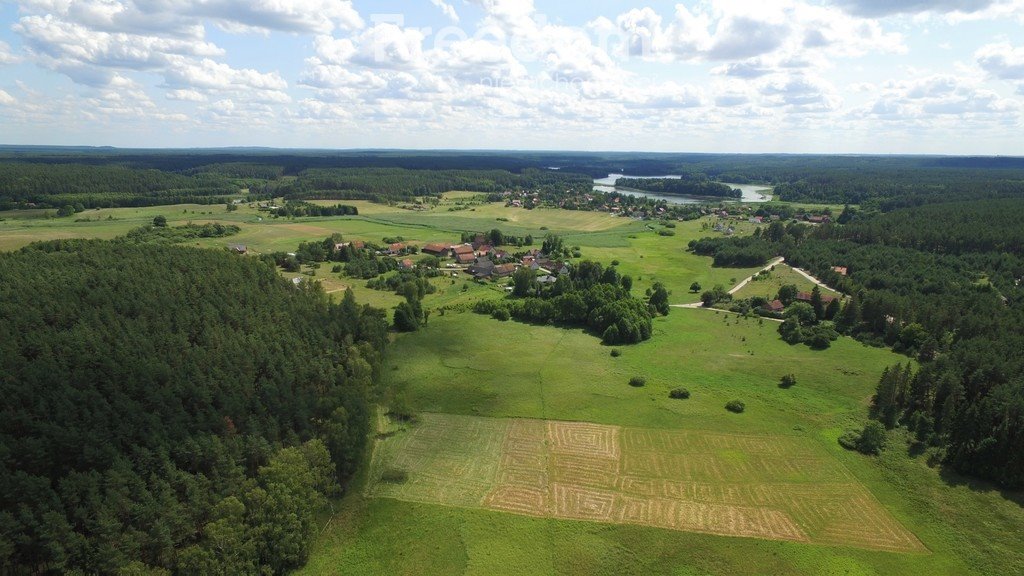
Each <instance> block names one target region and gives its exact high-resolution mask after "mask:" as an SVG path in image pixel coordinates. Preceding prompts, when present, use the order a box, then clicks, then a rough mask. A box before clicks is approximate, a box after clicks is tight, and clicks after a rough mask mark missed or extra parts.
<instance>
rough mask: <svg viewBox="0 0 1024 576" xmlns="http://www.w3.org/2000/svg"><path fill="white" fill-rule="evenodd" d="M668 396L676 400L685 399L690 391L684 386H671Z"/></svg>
mask: <svg viewBox="0 0 1024 576" xmlns="http://www.w3.org/2000/svg"><path fill="white" fill-rule="evenodd" d="M668 397H669V398H674V399H676V400H686V399H688V398H689V397H690V391H689V390H687V389H686V388H673V389H672V390H671V391H670V392H669V393H668Z"/></svg>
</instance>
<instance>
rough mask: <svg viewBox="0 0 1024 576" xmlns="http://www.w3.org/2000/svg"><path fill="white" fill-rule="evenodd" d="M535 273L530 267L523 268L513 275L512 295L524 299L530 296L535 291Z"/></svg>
mask: <svg viewBox="0 0 1024 576" xmlns="http://www.w3.org/2000/svg"><path fill="white" fill-rule="evenodd" d="M533 278H534V272H533V269H531V268H530V267H529V266H523V267H521V268H519V269H518V270H516V271H515V272H513V273H512V295H513V296H516V297H519V298H522V297H525V296H528V295H529V294H530V291H531V290H532V289H533Z"/></svg>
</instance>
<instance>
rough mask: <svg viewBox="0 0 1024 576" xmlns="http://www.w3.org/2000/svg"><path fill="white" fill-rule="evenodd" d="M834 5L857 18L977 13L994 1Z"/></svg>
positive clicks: (857, 0)
mask: <svg viewBox="0 0 1024 576" xmlns="http://www.w3.org/2000/svg"><path fill="white" fill-rule="evenodd" d="M835 3H836V5H837V6H841V7H842V8H844V9H845V10H847V11H849V12H850V13H851V14H857V15H858V16H891V15H894V14H919V13H922V12H935V13H946V12H961V13H972V12H979V11H981V10H984V9H986V8H988V7H989V6H991V5H992V4H993V3H994V0H837V1H836V2H835Z"/></svg>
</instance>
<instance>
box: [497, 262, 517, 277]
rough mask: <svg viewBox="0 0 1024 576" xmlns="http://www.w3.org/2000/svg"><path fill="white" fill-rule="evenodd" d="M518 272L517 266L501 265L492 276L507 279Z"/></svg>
mask: <svg viewBox="0 0 1024 576" xmlns="http://www.w3.org/2000/svg"><path fill="white" fill-rule="evenodd" d="M515 271H516V265H515V264H499V265H497V266H495V267H494V270H493V272H492V274H493V275H494V276H495V277H497V278H506V277H508V276H511V275H512V274H513V273H515Z"/></svg>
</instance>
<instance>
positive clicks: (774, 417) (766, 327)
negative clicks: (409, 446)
mask: <svg viewBox="0 0 1024 576" xmlns="http://www.w3.org/2000/svg"><path fill="white" fill-rule="evenodd" d="M346 203H347V204H356V205H358V207H359V210H360V215H359V216H355V217H338V218H305V219H294V220H292V219H277V220H275V219H268V218H266V216H265V214H263V213H260V212H258V211H257V210H255V209H254V208H252V207H249V206H243V207H241V208H240V209H239V210H237V211H234V212H227V211H226V210H225V208H224V206H192V205H188V206H165V207H155V208H139V209H134V208H125V209H109V210H89V211H86V212H84V213H81V214H78V215H76V216H73V217H71V218H63V219H57V218H49V217H46V215H45V214H44V213H42V212H39V211H33V212H24V213H2V214H0V218H3V220H2V221H0V250H13V249H17V248H19V247H21V246H24V245H26V244H28V243H30V242H32V241H36V240H44V239H54V238H72V237H88V238H112V237H115V236H118V235H121V234H124V233H125V232H127V231H128V230H130V229H132V228H135V227H138V226H141V225H144V224H146V223H148V222H151V221H152V219H153V217H154V216H156V215H164V216H166V217H167V219H168V222H169V224H170V225H180V224H184V223H186V222H195V223H204V222H211V221H218V222H223V223H231V224H235V225H238V226H239V227H241V229H242V230H241V233H239V234H238V235H236V236H233V237H230V238H220V239H209V240H202V241H200V242H198V244H199V245H201V246H205V247H209V248H223V247H224V246H226V245H228V244H245V245H247V246H248V248H249V250H250V252H253V253H267V252H273V251H292V250H294V249H295V248H296V247H297V245H298V244H299V243H300V242H304V241H311V240H320V239H323V238H324V237H326V236H329V235H330V234H333V233H340V234H342V235H343V236H344V237H345V239H346V240H366V241H374V242H381V240H382V239H383V238H384V237H395V236H401V237H403V238H404V239H405V240H406V241H408V242H411V243H413V244H418V245H422V244H424V243H428V242H456V241H458V240H459V238H460V235H461V233H462V232H470V231H487V230H490V229H492V228H499V229H501V230H502V231H503V232H505V233H507V234H517V235H525V234H532V235H533V236H534V238H535V239H536V242H537V245H538V246H539V243H540V240H541V239H542V238H543V236H544V234H546V233H548V232H551V233H557V234H560V235H562V236H563V237H564V238H565V240H566V243H567V245H569V246H579V247H580V249H581V251H582V253H583V257H584V258H589V259H595V260H599V261H601V262H603V263H604V264H606V265H607V264H609V263H611V262H612V261H618V262H619V264H618V267H619V269H620V271H621V272H622V273H623V274H629V275H631V276H633V278H634V280H635V284H634V288H633V290H634V293H636V294H638V295H642V294H643V292H644V290H646V289H647V288H648V287H650V286H651V285H652V284H653V283H655V282H661V283H663V284H665V285H666V286H667V287H668V288H669V290H671V291H672V293H673V294H672V296H671V301H672V303H673V304H684V303H688V302H692V301H695V300H696V299H697V298H696V297H695V296H694V295H692V294H689V293H688V288H689V286H690V284H691V283H692V282H695V281H696V282H699V283H700V284H701V285H702V286H703V287H704V288H705V289H706V288H710V287H712V286H714V285H716V284H721V285H723V286H725V287H726V288H729V287H731V286H733V285H734V284H736V283H737V282H739V281H741V280H743V279H744V278H746V277H748V276H750V275H751V274H753V273H754V272H756V269H718V268H713V267H712V266H711V265H710V259H708V258H702V257H698V256H695V255H693V254H691V253H689V252H687V251H686V246H687V243H688V242H689V241H690V240H692V239H695V238H700V237H702V236H706V235H712V234H714V233H713V232H711V231H710V230H707V229H706V228H707V226H706V225H707V224H709V223H710V222H711V220H710V219H706V220H703V221H700V220H698V221H694V222H679V223H677V225H676V228H674V229H673V230H674V231H675V235H674V236H660V235H658V233H657V230H659V229H662V228H661V227H660V226H658V225H657V224H654V223H648V222H639V221H633V220H629V219H624V218H615V217H611V216H609V215H607V214H600V213H595V212H571V211H560V210H547V209H543V210H541V209H539V210H533V211H526V210H522V209H513V208H505V207H503V206H502V205H500V204H487V203H482V202H480V201H479V199H478V197H477V196H476V195H472V194H454V195H450V196H449V197H448V198H447V199H446V200H445V201H443V202H442V203H441V204H439V205H438V206H437V207H433V208H431V209H429V210H425V211H414V210H408V209H403V208H401V207H393V206H383V205H376V204H370V203H365V202H356V203H353V202H346ZM76 219H88V221H82V222H76V221H75V220H76ZM753 228H754V225H752V224H747V223H742V224H740V225H739V229H738V233H740V234H746V233H750V232H751V231H752V230H753ZM315 278H316V279H317V280H319V281H321V282H322V283H323V286H324V289H325V290H326V291H327V292H328V293H331V294H332V295H334V296H336V297H340V295H341V293H342V292H341V291H342V290H344V289H345V288H347V287H351V288H352V289H353V290H354V291H355V292H356V296H357V298H358V299H359V301H360V302H365V303H369V304H372V305H375V306H380V307H384V308H392V307H393V306H395V305H396V304H397V303H398V302H399V301H400V300H399V298H398V297H397V296H395V295H393V294H390V293H385V292H379V291H375V290H370V289H368V288H366V287H365V282H364V281H361V280H352V279H347V278H342V277H340V276H339V274H337V273H333V272H331V265H330V264H327V265H324V266H322V267H321V268H320V269H318V270H316V271H315ZM433 282H434V284H435V286H436V287H437V288H438V291H437V292H436V293H435V294H432V295H429V296H427V298H426V299H425V300H424V305H425V306H426V307H427V308H429V309H432V310H434V312H433V313H432V314H431V316H430V319H429V324H428V325H427V326H426V327H425V328H424V329H422V330H421V331H419V332H416V333H412V334H402V335H397V336H396V337H395V338H394V342H393V344H392V346H391V349H390V351H389V356H388V359H387V363H386V366H385V369H384V371H383V374H382V381H381V384H380V387H379V390H378V391H377V392H376V393H377V395H378V399H379V400H380V402H381V403H383V404H393V403H403V404H404V405H405V406H407V407H409V408H410V409H411V410H412V411H413V412H419V413H437V414H454V415H466V416H475V417H493V418H530V419H537V420H565V421H581V422H591V423H595V424H604V425H617V426H628V427H636V428H645V429H660V430H693V431H705V432H721V433H732V434H754V435H769V436H770V435H786V436H790V437H794V436H795V437H799V438H801V439H803V440H804V441H806V442H810V443H813V444H814V445H815V446H816V449H817V450H820V451H821V452H822V453H824V454H827V455H828V457H830V458H834V459H835V462H836V465H837V466H840V467H842V468H843V469H845V470H846V471H847V472H849V474H850V475H851V476H852V477H853V478H855V479H856V481H857V482H859V483H860V484H862V485H863V486H864V487H866V489H867V490H868V491H869V492H870V493H871V495H872V496H873V498H875V499H877V501H878V502H879V503H880V505H881V506H882V507H884V509H885V510H886V511H887V512H888V513H889V514H890V515H891V516H892V517H893V518H894V519H895V520H896V521H897V522H899V523H900V525H902V526H903V527H905V528H906V529H907V530H909V531H910V532H912V533H913V534H914V535H915V536H916V537H917V539H919V540H920V542H921V543H922V544H923V546H924V548H925V549H926V551H924V552H912V553H895V552H882V551H874V550H865V549H861V548H856V547H853V546H843V545H831V544H830V545H825V544H810V543H802V542H786V541H775V540H761V539H755V538H741V537H727V536H716V535H711V534H700V533H689V532H681V531H677V530H667V529H662V528H654V527H648V526H636V525H616V524H607V523H594V522H585V521H577V520H567V519H553V518H539V517H529V516H521V515H515V514H510V513H504V512H498V511H492V510H485V509H471V508H458V507H452V506H442V505H437V504H426V503H414V502H405V501H399V500H394V499H390V498H377V497H367V496H366V495H365V488H366V486H367V482H368V473H367V470H368V469H369V462H370V456H369V455H368V456H367V460H366V464H367V465H366V466H363V471H362V473H361V474H360V475H359V476H358V477H357V478H356V479H355V480H354V481H353V483H352V484H351V485H350V486H349V488H348V490H347V493H346V495H345V496H344V497H343V498H341V499H339V500H336V501H334V502H332V504H331V507H330V509H329V510H325V511H324V514H323V517H322V526H323V527H322V530H321V531H320V535H319V537H318V539H317V541H316V542H315V544H314V547H313V552H312V555H311V557H310V559H309V563H308V564H307V566H306V567H305V568H304V569H303V570H301V571H300V572H301V573H303V574H410V575H422V574H444V575H447V574H473V575H476V574H479V575H494V574H580V575H591V574H608V575H623V574H637V575H649V574H673V575H711V574H714V575H719V574H721V575H733V574H777V575H787V576H788V575H793V574H806V575H818V574H835V575H840V574H842V575H894V574H895V575H898V574H907V575H918V574H929V575H932V574H950V575H953V574H956V575H959V574H999V575H1006V574H1024V545H1022V536H1024V496H1022V495H1021V494H1019V493H1006V492H1001V491H999V490H998V489H996V488H994V487H992V486H990V485H986V484H984V483H979V482H975V481H972V480H969V479H965V478H963V477H959V476H957V475H955V474H952V473H950V472H948V471H946V470H943V469H942V467H941V466H938V465H929V462H928V460H927V458H926V457H924V456H915V455H911V454H908V451H907V448H906V443H905V442H904V441H903V439H902V438H901V437H900V435H899V433H895V434H894V435H893V436H892V437H891V438H890V440H889V447H888V449H887V450H885V451H884V452H883V453H882V455H881V456H879V457H867V456H863V455H860V454H857V453H852V452H848V451H845V450H843V449H842V448H841V447H840V446H839V445H838V443H837V441H836V439H837V438H838V437H839V436H840V435H841V434H842V433H843V432H844V431H845V430H847V429H850V428H855V427H858V426H861V425H863V423H864V421H865V419H866V415H867V410H868V406H869V403H870V398H871V396H872V394H873V392H874V387H875V385H876V383H877V381H878V377H879V374H880V373H881V371H882V369H883V368H884V367H886V366H889V365H892V364H895V363H897V362H907V361H908V359H907V358H906V357H903V356H899V355H896V354H893V353H892V352H889V351H887V350H883V349H877V348H871V347H867V346H864V345H862V344H860V343H858V342H856V341H854V340H852V339H849V338H841V339H840V340H839V341H837V342H835V343H834V344H833V345H832V347H831V348H829V349H828V350H824V351H813V350H811V349H809V348H808V347H806V346H803V345H798V346H790V345H787V344H785V343H784V342H782V341H781V340H780V338H779V336H778V333H777V328H778V325H777V324H776V323H773V322H769V321H761V320H759V319H757V318H752V319H747V318H741V317H738V316H735V315H731V314H725V313H721V312H715V311H708V310H692V309H673V310H672V311H671V313H670V314H669V316H667V317H662V318H658V319H656V320H655V322H654V336H653V337H652V338H651V339H650V340H649V341H647V342H644V343H642V344H638V345H632V346H623V347H619V348H617V349H618V350H620V351H621V355H619V356H618V357H613V356H612V354H611V352H612V350H613V349H612V348H610V347H607V346H603V345H601V343H600V339H599V338H597V337H595V336H594V335H592V334H588V333H586V332H585V331H582V330H579V329H562V328H558V327H552V326H534V325H528V324H522V323H517V322H514V321H510V322H499V321H497V320H493V319H491V318H489V317H485V316H481V315H477V314H474V313H472V312H468V311H465V310H466V309H468V308H469V306H470V305H471V304H472V302H474V301H476V300H478V299H481V298H501V297H503V296H504V291H503V287H502V284H504V281H501V282H499V283H477V282H474V281H472V280H470V279H469V278H468V276H460V277H457V278H452V277H450V276H449V277H443V278H437V279H434V280H433ZM782 283H796V284H797V285H798V286H799V287H801V289H806V288H809V287H810V284H809V283H808V282H807V281H806V280H804V279H803V278H802V277H800V276H797V275H796V274H795V273H794V272H792V270H789V269H788V268H787V267H784V266H779V267H777V268H776V271H775V272H773V273H772V275H771V277H770V278H769V279H767V280H762V281H758V282H752V283H751V284H749V285H748V286H747V287H746V288H744V290H743V291H741V292H740V294H739V295H738V296H739V297H749V296H755V295H773V291H777V288H778V285H781V284H782ZM442 309H444V311H443V313H442ZM784 374H794V375H795V376H796V379H797V384H796V386H794V387H792V388H790V389H782V388H779V386H778V382H779V379H780V377H781V376H782V375H784ZM634 376H642V377H644V378H646V381H647V384H646V385H645V386H644V387H640V388H634V387H631V386H629V385H628V381H629V380H630V378H632V377H634ZM677 387H683V388H686V389H688V390H689V391H690V393H691V397H690V399H688V400H674V399H671V398H669V396H668V393H669V390H671V389H673V388H677ZM733 399H739V400H742V401H743V402H744V403H745V405H746V410H745V412H744V413H742V414H733V413H731V412H728V411H726V410H725V409H724V405H725V403H726V402H728V401H730V400H733ZM412 426H415V424H412Z"/></svg>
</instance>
